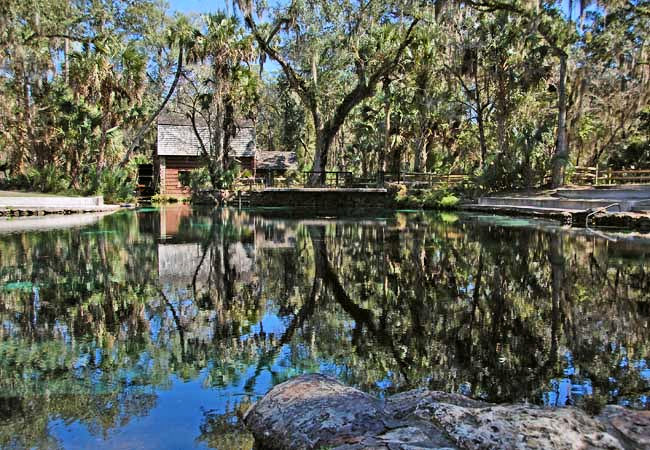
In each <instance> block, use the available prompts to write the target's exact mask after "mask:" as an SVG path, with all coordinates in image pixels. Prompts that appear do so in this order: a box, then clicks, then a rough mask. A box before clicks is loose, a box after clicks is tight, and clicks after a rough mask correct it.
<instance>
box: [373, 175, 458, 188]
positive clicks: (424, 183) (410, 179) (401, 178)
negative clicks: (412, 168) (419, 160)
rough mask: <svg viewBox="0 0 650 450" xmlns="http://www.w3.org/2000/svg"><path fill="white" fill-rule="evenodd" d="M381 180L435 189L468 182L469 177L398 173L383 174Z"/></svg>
mask: <svg viewBox="0 0 650 450" xmlns="http://www.w3.org/2000/svg"><path fill="white" fill-rule="evenodd" d="M383 179H384V181H386V182H394V183H402V184H406V185H407V186H409V187H435V186H440V185H443V184H446V185H456V184H460V183H462V182H464V181H467V180H469V176H468V175H463V174H446V175H440V174H435V173H427V172H398V173H385V174H383Z"/></svg>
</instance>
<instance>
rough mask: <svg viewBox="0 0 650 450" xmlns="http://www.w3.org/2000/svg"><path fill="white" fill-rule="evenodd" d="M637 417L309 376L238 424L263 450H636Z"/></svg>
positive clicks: (639, 445)
mask: <svg viewBox="0 0 650 450" xmlns="http://www.w3.org/2000/svg"><path fill="white" fill-rule="evenodd" d="M645 413H646V412H643V411H637V412H634V414H625V413H622V412H621V411H618V410H616V411H613V412H610V414H603V415H601V416H600V419H601V420H597V419H594V418H591V417H589V416H588V415H587V414H585V413H584V412H583V411H581V410H578V409H575V408H561V409H548V408H540V407H535V406H529V405H491V404H487V403H484V402H479V401H475V400H471V399H468V398H466V397H463V396H461V395H455V394H446V393H441V392H432V391H427V390H415V391H410V392H406V393H402V394H398V395H395V396H393V397H390V398H389V399H388V400H387V401H386V402H382V401H380V400H378V399H376V398H374V397H372V396H370V395H368V394H365V393H363V392H361V391H359V390H358V389H354V388H351V387H348V386H344V385H343V384H341V383H339V382H338V381H336V380H335V379H333V378H329V377H326V376H323V375H318V374H313V375H303V376H300V377H296V378H293V379H291V380H289V381H286V382H285V383H282V384H279V385H278V386H275V387H274V388H273V389H271V391H269V392H268V394H266V396H264V398H262V400H260V401H259V402H258V403H256V404H255V405H254V406H253V407H252V408H251V409H250V410H249V411H248V412H247V413H246V417H245V421H246V424H247V426H248V428H249V429H250V430H251V431H252V433H253V435H254V436H255V439H256V442H257V443H258V445H259V446H260V447H261V448H268V449H289V448H291V449H294V448H303V449H312V448H336V449H360V448H374V449H391V450H392V449H425V448H437V449H443V448H445V449H449V448H459V449H495V448H499V449H526V448H530V449H643V448H648V447H647V444H648V436H649V435H650V417H649V416H648V415H646V414H645ZM649 414H650V413H649ZM626 430H628V431H629V432H627V433H626Z"/></svg>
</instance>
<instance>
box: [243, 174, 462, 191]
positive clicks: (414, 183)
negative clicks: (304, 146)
mask: <svg viewBox="0 0 650 450" xmlns="http://www.w3.org/2000/svg"><path fill="white" fill-rule="evenodd" d="M315 176H318V177H319V178H320V179H321V180H323V181H321V182H320V183H317V184H316V185H317V186H321V187H328V188H344V187H351V188H370V187H384V186H385V185H386V183H400V184H405V185H406V186H408V187H409V188H415V189H417V188H435V187H440V186H455V185H457V184H460V183H463V182H465V181H467V180H469V179H470V177H469V176H468V175H462V174H445V175H440V174H435V173H426V172H399V173H398V172H394V173H393V172H378V173H375V174H369V175H367V176H365V177H363V176H361V177H356V176H354V175H353V174H352V172H348V171H334V170H333V171H324V172H317V171H305V172H302V173H301V174H300V176H299V177H297V178H292V179H288V178H285V177H283V176H281V175H275V176H267V177H264V178H238V179H237V180H236V181H235V186H236V187H238V188H240V189H243V190H254V189H257V188H263V187H309V186H313V184H312V183H311V180H312V179H313V178H314V177H315Z"/></svg>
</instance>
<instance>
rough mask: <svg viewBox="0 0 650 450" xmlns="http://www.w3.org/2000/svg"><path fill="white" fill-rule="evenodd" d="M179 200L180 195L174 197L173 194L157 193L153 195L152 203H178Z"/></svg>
mask: <svg viewBox="0 0 650 450" xmlns="http://www.w3.org/2000/svg"><path fill="white" fill-rule="evenodd" d="M177 202H178V197H174V196H173V195H165V194H156V195H154V196H153V197H151V203H153V204H155V205H165V204H167V203H177Z"/></svg>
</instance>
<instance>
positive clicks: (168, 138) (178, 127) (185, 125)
mask: <svg viewBox="0 0 650 450" xmlns="http://www.w3.org/2000/svg"><path fill="white" fill-rule="evenodd" d="M197 130H198V132H199V134H200V135H201V139H202V140H203V141H204V142H207V141H208V139H209V133H208V127H207V126H206V124H205V122H203V121H199V122H197ZM237 130H238V131H237V134H236V135H235V137H234V138H233V139H232V141H231V143H230V144H231V151H230V156H233V157H235V158H241V157H253V156H255V127H254V124H253V122H252V121H250V120H245V121H240V122H238V123H237ZM158 155H159V156H200V155H201V146H200V144H199V140H198V139H197V137H196V134H195V133H194V130H193V128H192V123H191V122H190V120H189V119H188V118H186V117H184V116H183V115H182V114H161V115H160V116H159V117H158Z"/></svg>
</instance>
